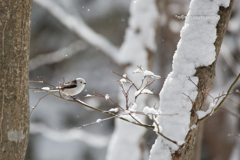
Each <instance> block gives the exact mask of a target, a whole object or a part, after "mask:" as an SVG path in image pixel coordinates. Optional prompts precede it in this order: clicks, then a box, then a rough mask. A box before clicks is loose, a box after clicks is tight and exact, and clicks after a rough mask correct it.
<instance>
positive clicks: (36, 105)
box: [30, 93, 50, 115]
mask: <svg viewBox="0 0 240 160" xmlns="http://www.w3.org/2000/svg"><path fill="white" fill-rule="evenodd" d="M49 95H50V93H48V94H46V95H45V96H43V97H41V98H40V99H39V100H38V102H37V104H36V105H35V106H34V107H33V108H32V110H31V112H30V115H31V114H32V112H33V110H34V109H35V108H36V107H37V105H38V104H39V102H40V101H41V100H42V99H43V98H45V97H47V96H49Z"/></svg>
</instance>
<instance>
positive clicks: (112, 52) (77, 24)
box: [34, 0, 119, 64]
mask: <svg viewBox="0 0 240 160" xmlns="http://www.w3.org/2000/svg"><path fill="white" fill-rule="evenodd" d="M34 2H35V3H37V4H38V5H40V6H41V7H43V8H44V9H46V10H47V11H48V12H49V13H50V14H51V15H52V16H54V17H55V18H56V19H57V20H58V21H59V22H60V23H62V24H63V25H64V26H65V27H66V28H68V29H69V30H70V31H72V32H74V33H75V34H76V35H77V36H78V37H79V38H82V39H83V40H85V41H86V42H88V43H89V44H90V45H92V46H94V47H96V48H99V49H100V50H101V51H102V52H103V53H104V54H106V55H107V56H108V57H110V58H111V59H112V60H113V61H114V62H115V63H116V64H119V61H118V54H117V53H118V49H117V47H115V46H114V45H113V44H111V43H110V42H109V41H108V40H107V39H106V38H105V37H103V36H101V35H99V34H97V33H96V32H94V31H93V30H92V29H91V28H89V27H88V26H87V25H86V24H85V22H84V21H83V20H82V19H81V18H80V17H78V18H76V17H74V16H72V15H70V14H68V13H67V12H65V11H64V9H62V8H61V7H60V6H58V5H57V4H56V3H55V2H53V1H51V0H34Z"/></svg>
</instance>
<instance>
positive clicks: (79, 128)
mask: <svg viewBox="0 0 240 160" xmlns="http://www.w3.org/2000/svg"><path fill="white" fill-rule="evenodd" d="M113 118H115V117H113V116H112V117H108V118H105V119H101V120H99V121H98V120H97V121H95V122H92V123H88V124H84V125H83V126H81V127H79V128H77V129H82V128H83V127H86V126H90V125H93V124H96V123H99V122H102V121H106V120H109V119H113Z"/></svg>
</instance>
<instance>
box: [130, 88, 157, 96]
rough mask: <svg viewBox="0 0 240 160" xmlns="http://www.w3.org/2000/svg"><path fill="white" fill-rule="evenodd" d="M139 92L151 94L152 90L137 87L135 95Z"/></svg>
mask: <svg viewBox="0 0 240 160" xmlns="http://www.w3.org/2000/svg"><path fill="white" fill-rule="evenodd" d="M139 94H153V92H152V91H150V90H149V89H139V90H138V91H136V92H135V94H134V95H135V97H136V96H138V95H139Z"/></svg>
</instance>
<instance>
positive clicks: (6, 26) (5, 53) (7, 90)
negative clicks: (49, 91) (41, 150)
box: [0, 0, 32, 160]
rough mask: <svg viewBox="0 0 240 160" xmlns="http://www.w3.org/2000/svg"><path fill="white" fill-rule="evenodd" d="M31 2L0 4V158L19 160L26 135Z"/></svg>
mask: <svg viewBox="0 0 240 160" xmlns="http://www.w3.org/2000/svg"><path fill="white" fill-rule="evenodd" d="M31 6H32V1H31V0H21V1H19V0H1V1H0V13H1V14H0V18H1V21H0V34H1V39H0V42H1V43H0V69H1V72H0V117H1V119H0V149H1V151H0V159H1V160H10V159H11V160H23V159H24V157H25V152H26V148H27V143H28V133H29V95H28V76H29V74H28V60H29V42H30V22H31V19H30V18H31Z"/></svg>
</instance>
